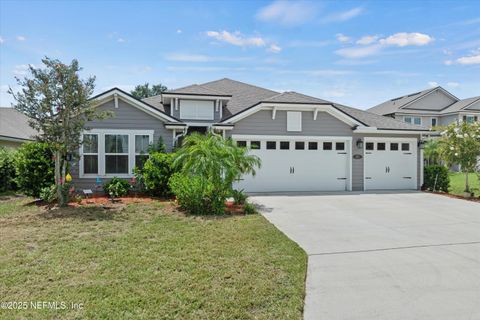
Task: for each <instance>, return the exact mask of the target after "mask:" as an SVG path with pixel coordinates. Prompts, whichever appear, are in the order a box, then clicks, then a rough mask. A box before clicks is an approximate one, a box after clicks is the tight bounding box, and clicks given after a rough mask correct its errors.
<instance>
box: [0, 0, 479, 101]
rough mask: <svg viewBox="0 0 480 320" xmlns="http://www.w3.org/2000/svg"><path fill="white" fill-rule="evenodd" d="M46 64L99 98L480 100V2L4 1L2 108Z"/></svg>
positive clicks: (0, 12)
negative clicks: (210, 91)
mask: <svg viewBox="0 0 480 320" xmlns="http://www.w3.org/2000/svg"><path fill="white" fill-rule="evenodd" d="M43 56H49V57H54V58H58V59H60V60H62V61H65V62H68V61H71V60H72V59H74V58H75V59H78V60H79V61H80V64H81V65H82V66H83V68H84V70H83V72H82V74H83V75H85V76H87V75H96V77H97V81H96V84H97V87H96V92H97V93H98V92H101V91H104V90H106V89H109V88H111V87H113V86H118V87H120V88H122V89H125V90H131V89H132V88H133V87H134V86H135V85H136V84H141V83H144V82H150V83H159V82H161V83H163V84H165V85H167V86H168V87H169V88H176V87H180V86H184V85H188V84H192V83H201V82H206V81H210V80H215V79H219V78H223V77H228V78H232V79H236V80H240V81H244V82H248V83H252V84H256V85H259V86H263V87H267V88H270V89H274V90H279V91H298V92H302V93H305V94H309V95H313V96H317V97H320V98H324V99H328V100H332V101H335V102H339V103H344V104H347V105H350V106H354V107H359V108H362V109H365V108H368V107H371V106H373V105H375V104H377V103H380V102H382V101H384V100H387V99H390V98H394V97H397V96H400V95H402V94H407V93H412V92H415V91H419V90H421V89H425V88H428V87H429V86H436V85H441V86H443V87H444V88H446V89H447V90H449V91H450V92H452V93H453V94H455V95H456V96H458V97H459V98H467V97H471V96H478V95H480V2H478V1H451V2H449V1H431V2H430V1H425V2H420V1H411V2H408V1H316V2H307V1H239V2H231V1H215V2H200V1H195V2H188V1H176V2H167V1H162V2H160V1H158V2H157V1H105V2H102V1H83V2H74V1H68V2H66V1H65V2H61V1H52V2H47V1H32V2H27V1H5V0H2V1H0V85H1V87H0V88H1V92H0V105H1V106H9V105H10V103H11V102H12V99H11V97H10V96H9V95H8V94H6V90H7V89H8V86H12V87H13V89H14V90H15V89H16V86H15V85H16V84H15V81H14V76H23V75H24V74H25V69H26V66H27V65H28V64H33V65H34V66H39V65H40V59H41V58H42V57H43Z"/></svg>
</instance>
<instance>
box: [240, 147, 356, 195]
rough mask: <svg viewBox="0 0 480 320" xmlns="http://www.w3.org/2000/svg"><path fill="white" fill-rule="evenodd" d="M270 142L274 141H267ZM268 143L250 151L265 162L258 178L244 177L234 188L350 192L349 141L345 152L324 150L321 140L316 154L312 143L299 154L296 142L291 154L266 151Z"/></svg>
mask: <svg viewBox="0 0 480 320" xmlns="http://www.w3.org/2000/svg"><path fill="white" fill-rule="evenodd" d="M268 141H271V140H268ZM266 142H267V140H262V143H261V148H260V150H250V154H253V155H257V156H258V157H260V159H261V161H262V165H261V168H260V169H258V170H257V174H256V175H255V176H250V175H249V176H245V177H243V178H242V180H240V181H239V182H238V183H236V185H235V187H236V188H239V189H244V190H245V191H247V192H275V191H277V192H281V191H345V190H348V189H349V183H350V174H349V172H350V168H349V152H348V151H347V149H348V148H347V146H349V144H348V143H349V141H348V140H346V141H342V142H343V143H344V144H345V150H340V151H337V150H335V144H334V143H332V145H333V148H332V149H333V150H323V145H322V141H321V140H318V141H316V142H317V145H318V149H317V150H309V144H308V142H309V141H304V142H305V143H304V145H302V144H300V145H299V147H300V148H302V146H304V149H302V150H296V149H295V141H294V140H290V149H289V150H278V148H279V147H280V144H279V142H280V140H279V141H277V149H276V150H267V149H266Z"/></svg>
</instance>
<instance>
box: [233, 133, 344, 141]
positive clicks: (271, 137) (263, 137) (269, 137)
mask: <svg viewBox="0 0 480 320" xmlns="http://www.w3.org/2000/svg"><path fill="white" fill-rule="evenodd" d="M232 138H233V139H242V140H254V139H257V140H285V141H291V140H295V141H298V140H302V141H303V140H305V141H307V140H332V141H352V137H350V136H294V135H285V136H279V135H255V134H232Z"/></svg>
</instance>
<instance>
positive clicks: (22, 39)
mask: <svg viewBox="0 0 480 320" xmlns="http://www.w3.org/2000/svg"><path fill="white" fill-rule="evenodd" d="M17 40H18V41H25V40H27V38H25V37H24V36H17Z"/></svg>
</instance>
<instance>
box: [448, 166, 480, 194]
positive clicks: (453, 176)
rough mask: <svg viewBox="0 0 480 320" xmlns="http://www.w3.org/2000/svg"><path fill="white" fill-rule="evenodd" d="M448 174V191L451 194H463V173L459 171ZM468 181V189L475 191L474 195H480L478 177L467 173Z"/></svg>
mask: <svg viewBox="0 0 480 320" xmlns="http://www.w3.org/2000/svg"><path fill="white" fill-rule="evenodd" d="M449 176H450V188H449V191H450V193H451V194H456V195H461V196H463V191H464V190H465V174H464V173H461V172H451V173H450V174H449ZM468 181H469V185H470V189H471V190H472V192H475V196H477V197H478V196H480V182H479V181H478V177H477V175H476V174H474V173H470V174H469V175H468Z"/></svg>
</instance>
